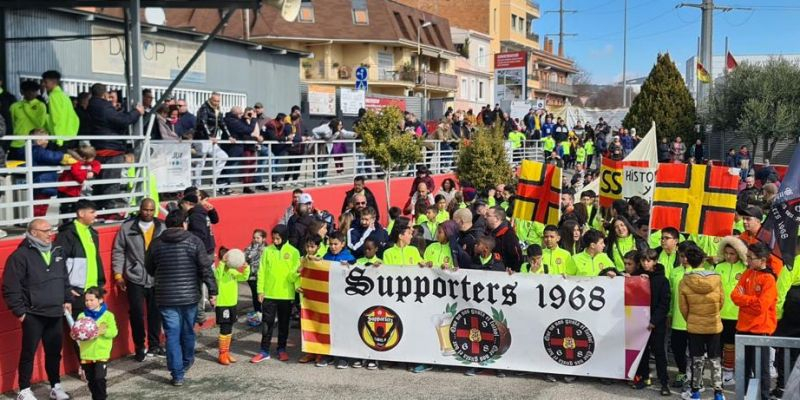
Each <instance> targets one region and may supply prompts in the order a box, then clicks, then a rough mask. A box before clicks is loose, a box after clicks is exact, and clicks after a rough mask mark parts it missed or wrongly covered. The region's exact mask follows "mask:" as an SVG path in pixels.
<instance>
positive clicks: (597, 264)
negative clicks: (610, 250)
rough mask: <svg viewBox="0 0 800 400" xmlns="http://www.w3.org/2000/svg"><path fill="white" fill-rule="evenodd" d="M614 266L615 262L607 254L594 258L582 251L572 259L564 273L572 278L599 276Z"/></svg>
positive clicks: (600, 254) (598, 254) (599, 254)
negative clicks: (601, 272)
mask: <svg viewBox="0 0 800 400" xmlns="http://www.w3.org/2000/svg"><path fill="white" fill-rule="evenodd" d="M613 266H614V262H613V261H611V259H610V258H608V255H607V254H606V253H597V255H595V256H594V258H593V257H592V256H590V255H589V253H587V252H586V251H582V252H580V253H578V254H575V255H574V256H572V257H570V259H569V260H568V261H567V267H566V269H565V271H564V272H565V273H566V274H567V275H571V276H598V275H600V271H602V270H604V269H606V268H608V267H613Z"/></svg>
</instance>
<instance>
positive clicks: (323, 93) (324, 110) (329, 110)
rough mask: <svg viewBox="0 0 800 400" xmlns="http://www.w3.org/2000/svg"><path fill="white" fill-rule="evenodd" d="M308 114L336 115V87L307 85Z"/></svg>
mask: <svg viewBox="0 0 800 400" xmlns="http://www.w3.org/2000/svg"><path fill="white" fill-rule="evenodd" d="M308 113H309V114H310V115H336V87H335V86H324V85H309V86H308Z"/></svg>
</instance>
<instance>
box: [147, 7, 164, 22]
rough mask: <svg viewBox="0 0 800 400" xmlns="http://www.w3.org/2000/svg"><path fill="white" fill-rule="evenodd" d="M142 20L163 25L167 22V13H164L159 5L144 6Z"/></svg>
mask: <svg viewBox="0 0 800 400" xmlns="http://www.w3.org/2000/svg"><path fill="white" fill-rule="evenodd" d="M144 20H145V21H147V23H148V24H153V25H164V24H165V23H166V22H167V14H166V13H164V9H163V8H161V7H154V8H145V9H144Z"/></svg>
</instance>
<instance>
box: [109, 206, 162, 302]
mask: <svg viewBox="0 0 800 400" xmlns="http://www.w3.org/2000/svg"><path fill="white" fill-rule="evenodd" d="M153 229H154V230H153V238H152V239H151V240H152V241H155V239H156V238H157V237H159V236H160V235H161V234H162V233H163V232H164V229H165V228H164V223H163V222H161V221H160V220H158V219H155V218H154V219H153ZM152 241H151V243H150V244H151V245H152V244H153V242H152ZM146 253H147V250H146V249H145V245H144V233H143V232H142V228H140V227H139V218H138V217H137V218H133V219H130V220H128V221H125V222H123V223H122V225H121V226H120V228H119V231H118V232H117V236H116V237H115V238H114V245H113V247H112V248H111V269H112V270H113V271H114V275H115V276H116V274H121V275H122V276H123V277H124V278H125V280H126V281H128V282H130V283H133V284H136V285H139V286H144V287H146V288H150V287H153V277H152V276H151V275H150V274H148V273H147V271H146V270H145V268H144V261H145V254H146Z"/></svg>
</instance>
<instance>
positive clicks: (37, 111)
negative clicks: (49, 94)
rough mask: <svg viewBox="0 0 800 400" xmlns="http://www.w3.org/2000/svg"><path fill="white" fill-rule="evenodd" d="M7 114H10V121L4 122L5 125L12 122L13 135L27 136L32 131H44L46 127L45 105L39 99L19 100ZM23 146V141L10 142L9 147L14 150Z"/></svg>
mask: <svg viewBox="0 0 800 400" xmlns="http://www.w3.org/2000/svg"><path fill="white" fill-rule="evenodd" d="M8 112H9V113H10V114H11V121H6V125H8V124H10V123H12V122H13V132H14V135H17V136H27V135H30V133H31V131H32V130H34V129H45V127H46V125H47V105H45V104H44V103H42V102H41V101H40V100H39V99H33V100H31V101H25V100H20V101H18V102H16V103H14V104H12V105H11V107H10V108H9V111H8ZM24 146H25V141H24V140H15V141H13V142H11V147H12V148H15V149H19V148H22V147H24Z"/></svg>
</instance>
